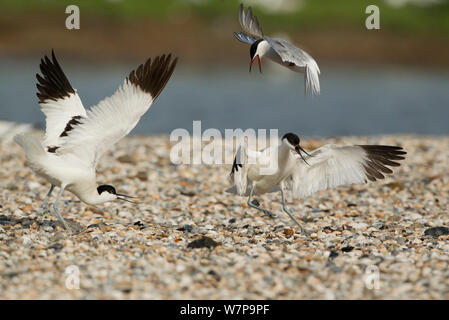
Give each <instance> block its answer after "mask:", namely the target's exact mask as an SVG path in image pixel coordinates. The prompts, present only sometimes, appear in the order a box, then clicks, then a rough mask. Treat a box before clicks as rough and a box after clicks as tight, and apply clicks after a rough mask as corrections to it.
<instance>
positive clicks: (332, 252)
mask: <svg viewBox="0 0 449 320" xmlns="http://www.w3.org/2000/svg"><path fill="white" fill-rule="evenodd" d="M336 257H338V252H336V251H331V252H330V254H329V258H328V260H329V261H332V260H334V259H335V258H336Z"/></svg>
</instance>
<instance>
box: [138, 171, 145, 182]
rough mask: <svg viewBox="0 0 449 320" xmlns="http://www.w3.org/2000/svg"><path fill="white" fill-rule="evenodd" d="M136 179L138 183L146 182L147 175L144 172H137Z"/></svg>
mask: <svg viewBox="0 0 449 320" xmlns="http://www.w3.org/2000/svg"><path fill="white" fill-rule="evenodd" d="M136 178H138V179H139V180H140V181H147V180H148V174H147V173H146V172H145V171H139V172H137V175H136Z"/></svg>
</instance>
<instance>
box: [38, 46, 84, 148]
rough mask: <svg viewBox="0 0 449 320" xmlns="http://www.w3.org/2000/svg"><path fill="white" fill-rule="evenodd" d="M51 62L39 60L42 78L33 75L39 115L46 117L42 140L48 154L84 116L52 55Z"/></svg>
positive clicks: (76, 96) (77, 100)
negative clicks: (40, 113) (41, 113)
mask: <svg viewBox="0 0 449 320" xmlns="http://www.w3.org/2000/svg"><path fill="white" fill-rule="evenodd" d="M51 55H52V60H50V59H49V58H48V57H47V56H45V57H44V58H43V59H41V63H40V70H41V73H42V76H41V75H39V74H36V78H37V80H38V83H37V84H36V87H37V89H38V92H37V96H38V98H39V104H40V105H41V107H42V112H43V113H44V114H45V117H46V119H45V122H46V126H45V127H46V128H45V138H44V141H43V143H42V144H43V146H44V148H45V149H46V150H47V151H48V152H55V150H56V149H57V148H58V147H59V146H60V143H61V141H60V139H61V137H64V136H65V135H66V131H67V129H70V127H71V126H72V124H74V123H76V122H77V119H79V118H81V117H84V116H86V110H85V109H84V107H83V104H82V102H81V99H80V97H79V96H78V94H77V93H76V91H75V90H74V89H73V88H72V86H71V84H70V82H69V80H68V79H67V77H66V76H65V74H64V72H63V71H62V68H61V67H60V65H59V63H58V61H57V60H56V56H55V53H54V52H53V50H52V52H51Z"/></svg>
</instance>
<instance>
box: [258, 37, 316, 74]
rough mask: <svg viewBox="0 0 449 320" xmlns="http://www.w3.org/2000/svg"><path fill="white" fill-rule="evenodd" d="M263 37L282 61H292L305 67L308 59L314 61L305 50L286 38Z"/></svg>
mask: <svg viewBox="0 0 449 320" xmlns="http://www.w3.org/2000/svg"><path fill="white" fill-rule="evenodd" d="M264 39H265V40H266V41H268V43H269V44H270V46H271V47H272V48H273V49H274V50H275V51H276V52H277V53H278V54H279V56H280V57H281V59H282V61H283V62H292V63H294V64H296V65H297V66H299V67H305V66H306V65H307V64H308V63H309V62H310V61H315V60H314V59H313V58H312V57H311V56H310V55H309V54H308V53H307V52H305V51H304V50H302V49H299V48H297V47H295V46H294V45H292V44H291V43H290V42H288V41H286V40H283V39H276V38H270V37H264Z"/></svg>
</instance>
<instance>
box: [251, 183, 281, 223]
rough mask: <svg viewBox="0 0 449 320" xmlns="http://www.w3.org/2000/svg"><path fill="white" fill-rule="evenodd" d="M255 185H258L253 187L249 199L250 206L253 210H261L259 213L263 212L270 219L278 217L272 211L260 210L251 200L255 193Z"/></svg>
mask: <svg viewBox="0 0 449 320" xmlns="http://www.w3.org/2000/svg"><path fill="white" fill-rule="evenodd" d="M255 185H256V184H255V183H253V186H252V187H251V192H250V193H249V197H248V205H249V206H250V207H251V208H254V209H257V210H259V211H262V212H263V213H264V214H265V215H267V216H269V217H270V218H275V217H276V215H275V214H273V213H272V212H271V211H268V210H266V209H262V208H259V207H258V206H256V205H254V204H253V203H252V202H251V198H252V197H253V192H254V187H255Z"/></svg>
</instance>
